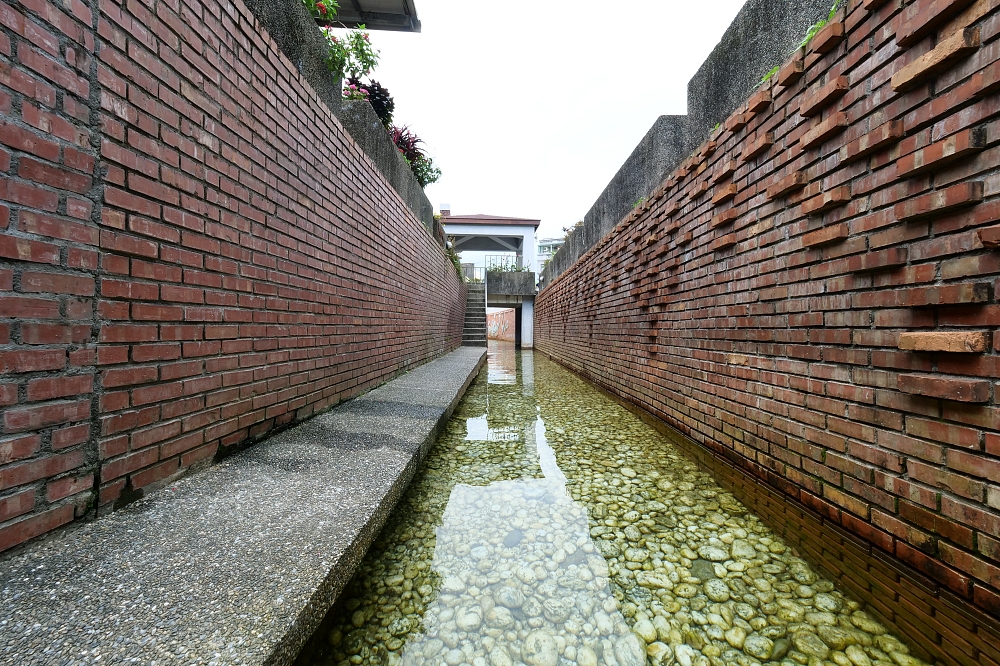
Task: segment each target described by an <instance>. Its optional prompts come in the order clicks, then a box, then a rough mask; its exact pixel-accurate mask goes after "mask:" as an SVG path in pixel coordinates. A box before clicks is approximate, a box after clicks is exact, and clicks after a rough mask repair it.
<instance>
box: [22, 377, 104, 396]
mask: <svg viewBox="0 0 1000 666" xmlns="http://www.w3.org/2000/svg"><path fill="white" fill-rule="evenodd" d="M93 383H94V379H93V377H92V376H90V375H80V376H75V377H45V378H42V379H32V380H31V381H29V382H28V392H27V395H28V400H29V401H38V400H52V399H54V398H66V397H70V396H76V395H81V394H85V393H90V391H91V390H92V389H93Z"/></svg>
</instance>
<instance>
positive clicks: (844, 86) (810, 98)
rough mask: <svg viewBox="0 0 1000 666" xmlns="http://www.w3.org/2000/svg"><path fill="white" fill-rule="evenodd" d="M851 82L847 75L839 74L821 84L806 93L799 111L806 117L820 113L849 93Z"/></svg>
mask: <svg viewBox="0 0 1000 666" xmlns="http://www.w3.org/2000/svg"><path fill="white" fill-rule="evenodd" d="M850 87H851V84H850V83H849V82H848V80H847V77H846V76H838V77H835V78H834V79H832V80H830V81H828V82H827V83H825V84H824V85H821V86H819V87H818V88H815V89H813V90H810V92H809V93H808V94H807V95H806V98H805V99H804V100H802V104H800V105H799V113H800V114H801V115H802V116H803V117H805V118H811V117H812V116H815V115H817V114H819V113H820V112H821V111H822V110H823V109H825V108H826V107H828V106H830V105H831V104H833V103H834V102H836V101H837V100H838V99H840V98H841V97H843V96H844V95H846V94H847V91H848V90H850Z"/></svg>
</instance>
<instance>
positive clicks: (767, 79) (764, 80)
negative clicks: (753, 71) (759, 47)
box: [758, 65, 781, 85]
mask: <svg viewBox="0 0 1000 666" xmlns="http://www.w3.org/2000/svg"><path fill="white" fill-rule="evenodd" d="M779 69H781V65H775V66H774V67H773V68H772V69H771V71H770V72H768V73H767V74H765V75H764V78H762V79H761V80H760V83H759V84H758V85H764V84H765V83H767V82H768V81H770V80H771V77H773V76H774V75H775V74H777V73H778V70H779Z"/></svg>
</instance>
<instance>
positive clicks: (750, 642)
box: [743, 634, 774, 661]
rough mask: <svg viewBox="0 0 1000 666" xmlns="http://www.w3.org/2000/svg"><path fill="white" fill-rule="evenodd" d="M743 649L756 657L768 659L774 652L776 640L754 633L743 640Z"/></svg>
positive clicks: (763, 659) (762, 659)
mask: <svg viewBox="0 0 1000 666" xmlns="http://www.w3.org/2000/svg"><path fill="white" fill-rule="evenodd" d="M743 651H744V652H746V653H747V654H748V655H750V656H751V657H753V658H754V659H760V660H761V661H767V660H768V659H770V658H771V655H772V654H773V653H774V642H773V641H772V640H771V639H770V638H765V637H763V636H759V635H757V634H753V635H751V636H748V637H747V639H746V640H745V641H744V642H743Z"/></svg>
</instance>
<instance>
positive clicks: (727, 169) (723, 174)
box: [712, 160, 737, 183]
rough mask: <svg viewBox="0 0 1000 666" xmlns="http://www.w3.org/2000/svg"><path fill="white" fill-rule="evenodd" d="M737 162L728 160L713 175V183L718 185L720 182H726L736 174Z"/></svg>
mask: <svg viewBox="0 0 1000 666" xmlns="http://www.w3.org/2000/svg"><path fill="white" fill-rule="evenodd" d="M736 167H737V164H736V160H726V161H725V162H723V163H722V165H721V166H720V167H719V168H718V169H716V170H715V173H713V174H712V182H713V183H717V182H719V181H720V180H725V179H727V178H729V177H730V176H732V175H733V174H734V173H736Z"/></svg>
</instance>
